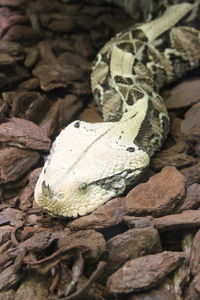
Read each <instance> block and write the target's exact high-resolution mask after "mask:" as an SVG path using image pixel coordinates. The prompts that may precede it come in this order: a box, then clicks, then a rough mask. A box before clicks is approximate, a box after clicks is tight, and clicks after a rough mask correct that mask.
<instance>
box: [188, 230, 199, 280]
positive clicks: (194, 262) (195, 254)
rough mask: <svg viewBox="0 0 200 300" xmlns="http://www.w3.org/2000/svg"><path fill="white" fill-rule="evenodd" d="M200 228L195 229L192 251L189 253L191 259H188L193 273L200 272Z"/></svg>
mask: <svg viewBox="0 0 200 300" xmlns="http://www.w3.org/2000/svg"><path fill="white" fill-rule="evenodd" d="M199 249H200V230H199V231H197V233H196V235H195V237H194V241H193V246H192V253H191V259H190V267H191V271H192V274H193V275H197V274H199V273H200V268H199V265H200V251H199Z"/></svg>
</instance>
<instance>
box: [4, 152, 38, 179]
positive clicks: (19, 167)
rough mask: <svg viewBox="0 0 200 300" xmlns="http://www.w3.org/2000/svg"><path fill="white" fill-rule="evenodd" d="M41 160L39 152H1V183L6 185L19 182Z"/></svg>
mask: <svg viewBox="0 0 200 300" xmlns="http://www.w3.org/2000/svg"><path fill="white" fill-rule="evenodd" d="M39 159H40V155H39V154H38V153H37V152H34V151H29V150H23V149H19V148H14V147H10V148H3V149H1V150H0V166H1V170H0V183H1V184H5V183H9V182H13V181H16V180H19V179H20V178H21V177H22V176H23V175H24V174H25V173H26V172H27V171H28V170H30V168H32V167H33V166H34V165H35V164H36V163H37V162H38V161H39Z"/></svg>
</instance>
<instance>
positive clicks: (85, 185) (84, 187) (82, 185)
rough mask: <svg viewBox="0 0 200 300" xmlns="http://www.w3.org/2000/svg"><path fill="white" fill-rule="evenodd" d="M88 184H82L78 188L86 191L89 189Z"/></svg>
mask: <svg viewBox="0 0 200 300" xmlns="http://www.w3.org/2000/svg"><path fill="white" fill-rule="evenodd" d="M87 186H88V185H87V183H86V182H81V183H80V184H79V186H78V189H79V190H81V191H84V190H86V189H87Z"/></svg>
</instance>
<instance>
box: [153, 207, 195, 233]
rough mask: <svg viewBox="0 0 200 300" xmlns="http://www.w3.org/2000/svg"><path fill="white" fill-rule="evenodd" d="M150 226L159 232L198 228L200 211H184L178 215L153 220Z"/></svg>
mask: <svg viewBox="0 0 200 300" xmlns="http://www.w3.org/2000/svg"><path fill="white" fill-rule="evenodd" d="M152 224H153V225H154V226H155V228H157V229H158V230H159V231H169V230H170V231H171V230H178V229H184V228H198V227H199V226H200V211H199V210H186V211H183V212H182V213H180V214H174V215H168V216H164V217H160V218H154V219H153V220H152Z"/></svg>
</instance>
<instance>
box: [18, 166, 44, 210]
mask: <svg viewBox="0 0 200 300" xmlns="http://www.w3.org/2000/svg"><path fill="white" fill-rule="evenodd" d="M41 170H42V169H41V168H37V169H35V170H33V171H32V172H31V173H30V175H29V177H28V184H27V185H26V186H25V187H24V188H23V189H22V191H21V192H20V194H19V208H20V209H22V210H26V209H27V208H29V207H31V206H32V205H35V202H34V204H33V201H34V189H35V184H36V182H37V180H38V177H39V175H40V172H41Z"/></svg>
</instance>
